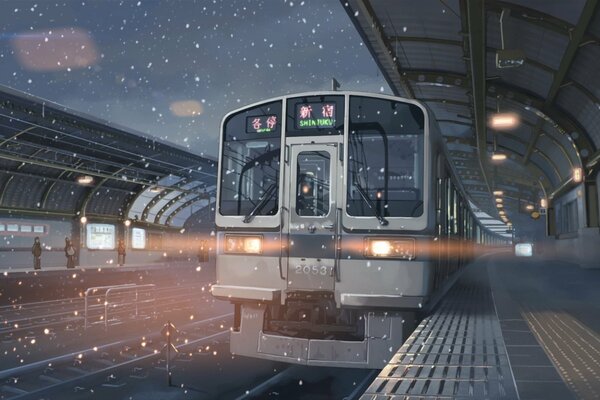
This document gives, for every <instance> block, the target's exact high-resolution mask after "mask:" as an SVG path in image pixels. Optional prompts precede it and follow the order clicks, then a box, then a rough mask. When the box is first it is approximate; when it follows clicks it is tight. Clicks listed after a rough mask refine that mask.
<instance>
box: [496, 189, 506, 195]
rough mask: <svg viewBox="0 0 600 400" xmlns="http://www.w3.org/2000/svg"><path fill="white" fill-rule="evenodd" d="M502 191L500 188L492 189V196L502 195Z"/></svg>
mask: <svg viewBox="0 0 600 400" xmlns="http://www.w3.org/2000/svg"><path fill="white" fill-rule="evenodd" d="M503 195H504V192H503V191H502V190H494V196H503Z"/></svg>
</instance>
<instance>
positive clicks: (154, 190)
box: [150, 186, 163, 193]
mask: <svg viewBox="0 0 600 400" xmlns="http://www.w3.org/2000/svg"><path fill="white" fill-rule="evenodd" d="M162 191H163V190H162V188H159V187H158V186H153V187H151V188H150V193H160V192H162Z"/></svg>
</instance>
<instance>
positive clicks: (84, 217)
mask: <svg viewBox="0 0 600 400" xmlns="http://www.w3.org/2000/svg"><path fill="white" fill-rule="evenodd" d="M79 222H81V223H82V224H85V223H86V222H87V217H86V216H85V215H84V216H83V217H81V218H79Z"/></svg>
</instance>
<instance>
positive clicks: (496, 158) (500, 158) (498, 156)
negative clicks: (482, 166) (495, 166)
mask: <svg viewBox="0 0 600 400" xmlns="http://www.w3.org/2000/svg"><path fill="white" fill-rule="evenodd" d="M492 160H494V161H503V160H506V154H504V153H493V154H492Z"/></svg>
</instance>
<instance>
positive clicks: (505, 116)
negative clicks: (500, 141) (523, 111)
mask: <svg viewBox="0 0 600 400" xmlns="http://www.w3.org/2000/svg"><path fill="white" fill-rule="evenodd" d="M519 122H520V120H519V115H518V114H515V113H496V114H493V115H492V117H491V118H490V120H489V125H490V127H492V128H494V129H500V130H502V129H512V128H516V127H517V126H519Z"/></svg>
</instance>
